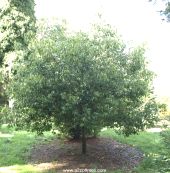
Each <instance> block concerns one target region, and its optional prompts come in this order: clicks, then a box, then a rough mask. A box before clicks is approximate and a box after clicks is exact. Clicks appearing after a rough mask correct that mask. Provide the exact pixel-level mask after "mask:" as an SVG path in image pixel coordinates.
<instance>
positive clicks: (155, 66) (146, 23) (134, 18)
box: [35, 0, 170, 98]
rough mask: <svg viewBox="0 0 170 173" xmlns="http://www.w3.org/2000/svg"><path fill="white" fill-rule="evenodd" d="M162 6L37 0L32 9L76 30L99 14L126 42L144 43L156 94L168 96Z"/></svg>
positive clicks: (169, 57) (168, 52)
mask: <svg viewBox="0 0 170 173" xmlns="http://www.w3.org/2000/svg"><path fill="white" fill-rule="evenodd" d="M162 8H163V4H162V3H161V2H159V1H158V2H157V4H153V3H149V2H148V0H138V1H137V0H36V8H35V10H36V16H37V18H43V17H44V18H52V17H57V18H59V19H66V21H67V23H68V25H69V27H70V28H71V29H72V30H75V31H78V30H83V31H87V30H88V29H89V28H90V25H91V24H92V23H94V22H95V21H96V20H97V19H98V14H102V18H103V19H104V20H105V22H106V23H109V24H111V25H112V26H113V27H115V29H116V30H117V31H118V33H119V34H120V35H121V36H122V39H123V40H124V41H125V42H127V43H128V44H130V45H132V46H137V45H142V44H145V45H146V47H147V53H146V55H147V57H148V59H149V61H150V66H149V68H151V69H152V70H153V71H154V72H155V73H156V78H155V80H154V86H155V91H156V94H158V95H159V96H160V97H169V98H170V80H169V75H170V44H169V40H170V24H169V23H167V22H165V21H162V20H161V18H162V17H161V16H160V15H159V12H158V11H159V10H161V9H162Z"/></svg>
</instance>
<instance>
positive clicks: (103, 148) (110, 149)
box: [29, 138, 143, 172]
mask: <svg viewBox="0 0 170 173" xmlns="http://www.w3.org/2000/svg"><path fill="white" fill-rule="evenodd" d="M142 158H143V153H142V152H141V151H140V150H139V149H136V148H134V147H131V146H129V145H126V144H121V143H119V142H117V141H114V140H112V139H108V138H89V139H87V154H86V155H81V141H75V140H65V141H63V140H59V139H55V140H53V141H51V142H49V143H46V144H42V145H38V146H34V147H33V149H32V151H31V155H30V158H29V162H30V163H32V164H34V165H36V167H38V168H39V169H41V170H45V169H52V170H56V171H57V172H63V170H64V169H77V168H80V169H85V168H87V169H94V168H97V169H106V170H108V171H109V170H112V171H113V170H117V169H121V170H123V171H124V172H128V171H129V170H132V169H133V168H134V167H136V166H137V165H138V164H139V162H140V161H141V160H142Z"/></svg>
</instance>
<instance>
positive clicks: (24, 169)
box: [0, 165, 40, 173]
mask: <svg viewBox="0 0 170 173" xmlns="http://www.w3.org/2000/svg"><path fill="white" fill-rule="evenodd" d="M39 172H40V171H39V170H38V169H37V168H36V167H35V166H33V165H13V166H8V167H1V168H0V173H39Z"/></svg>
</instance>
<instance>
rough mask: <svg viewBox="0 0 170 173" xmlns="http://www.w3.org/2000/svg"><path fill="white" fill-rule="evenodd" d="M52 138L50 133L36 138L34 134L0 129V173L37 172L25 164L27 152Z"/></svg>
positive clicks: (31, 166) (5, 128)
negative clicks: (9, 172)
mask: <svg viewBox="0 0 170 173" xmlns="http://www.w3.org/2000/svg"><path fill="white" fill-rule="evenodd" d="M53 137H54V135H52V133H45V134H44V135H43V136H37V135H36V134H35V133H31V132H26V131H15V130H14V129H13V128H8V127H7V126H2V127H1V128H0V173H1V172H3V173H5V172H7V171H9V170H10V171H11V172H12V171H15V172H17V173H36V172H38V170H37V169H36V168H35V167H34V166H33V165H30V164H28V163H27V158H28V157H29V154H30V153H29V151H30V150H31V148H32V147H33V146H34V145H38V144H39V143H42V142H47V141H49V140H51V139H52V138H53Z"/></svg>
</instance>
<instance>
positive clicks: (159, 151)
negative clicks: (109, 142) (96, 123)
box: [0, 126, 170, 173]
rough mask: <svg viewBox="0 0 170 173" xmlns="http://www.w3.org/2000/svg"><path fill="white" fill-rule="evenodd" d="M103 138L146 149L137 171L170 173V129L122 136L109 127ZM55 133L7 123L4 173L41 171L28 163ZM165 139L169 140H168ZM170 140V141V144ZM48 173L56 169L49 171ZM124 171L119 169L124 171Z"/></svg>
mask: <svg viewBox="0 0 170 173" xmlns="http://www.w3.org/2000/svg"><path fill="white" fill-rule="evenodd" d="M100 136H102V137H109V138H112V139H114V140H117V141H120V142H121V143H126V144H129V145H131V146H134V147H137V148H139V149H140V150H141V151H143V153H144V155H145V158H144V160H143V161H142V162H141V164H140V165H139V166H138V167H137V168H135V169H134V170H133V171H132V172H133V173H168V172H169V173H170V149H169V144H170V139H169V138H170V131H167V132H165V133H164V132H163V133H162V135H160V133H159V132H141V133H139V135H132V136H129V137H124V136H123V135H118V134H117V133H115V131H114V130H113V129H107V130H104V131H102V132H101V133H100ZM54 137H55V136H54V135H53V134H52V133H50V132H49V133H45V134H44V136H37V135H36V134H35V133H30V132H26V131H15V130H14V129H12V128H7V127H6V126H3V127H1V128H0V173H5V172H8V171H9V170H10V171H11V173H12V171H14V172H15V173H38V172H42V171H39V170H38V169H37V168H36V167H35V166H33V165H31V164H28V163H27V158H28V156H29V154H30V150H31V148H32V147H33V146H34V145H38V144H39V143H44V142H47V141H50V140H52V139H53V138H54ZM163 141H166V143H164V142H163ZM168 142H169V143H168ZM45 172H46V173H50V172H54V171H52V170H51V171H50V170H49V171H48V170H46V171H45ZM120 172H121V171H119V170H118V171H115V173H120Z"/></svg>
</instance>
